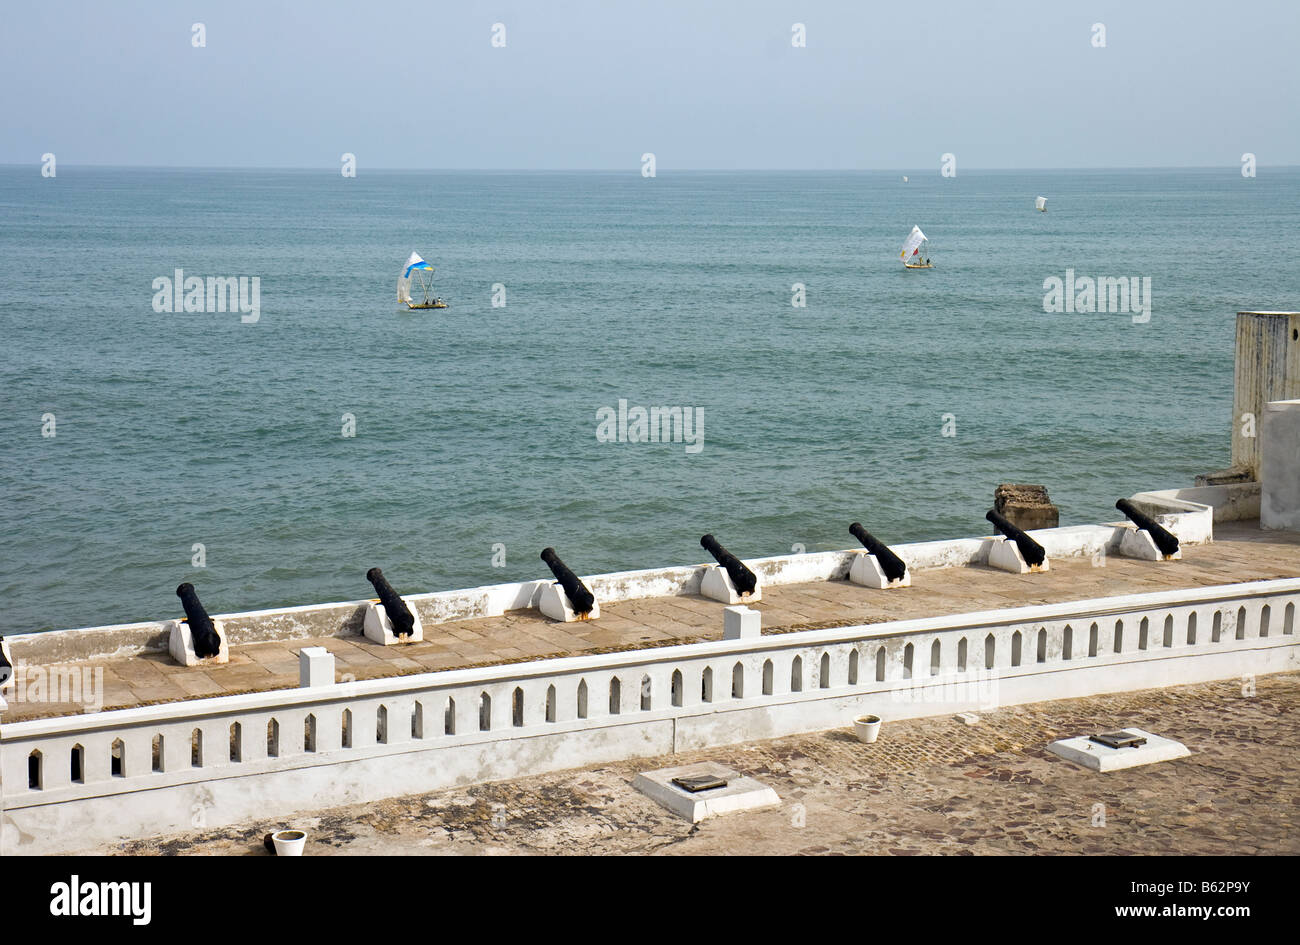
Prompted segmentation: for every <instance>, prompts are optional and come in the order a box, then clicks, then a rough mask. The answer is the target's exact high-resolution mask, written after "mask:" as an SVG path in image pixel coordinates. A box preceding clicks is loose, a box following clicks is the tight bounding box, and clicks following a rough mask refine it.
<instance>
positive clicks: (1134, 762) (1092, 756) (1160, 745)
mask: <svg viewBox="0 0 1300 945" xmlns="http://www.w3.org/2000/svg"><path fill="white" fill-rule="evenodd" d="M1111 731H1114V732H1123V733H1125V734H1128V735H1137V736H1138V737H1139V738H1145V739H1146V744H1145V745H1137V746H1134V747H1125V748H1112V747H1110V746H1109V745H1102V744H1100V743H1099V742H1094V741H1093V740H1092V739H1091V738H1089V737H1088V736H1087V735H1079V736H1076V737H1075V738H1063V739H1061V740H1060V741H1056V742H1052V744H1050V745H1048V746H1047V750H1048V751H1050V752H1051V753H1052V754H1054V755H1060V756H1061V757H1062V758H1064V759H1065V760H1066V761H1073V762H1074V763H1075V764H1078V765H1083V767H1085V768H1091V769H1092V770H1093V771H1119V770H1121V769H1124V768H1137V767H1140V766H1142V765H1153V764H1156V763H1157V762H1160V761H1173V760H1174V759H1175V758H1186V757H1187V756H1188V755H1190V754H1191V752H1190V751H1188V750H1187V746H1186V745H1184V744H1183V743H1182V742H1176V741H1174V740H1173V739H1172V738H1161V737H1160V736H1159V735H1152V734H1151V733H1150V732H1144V731H1143V730H1142V729H1140V728H1137V727H1135V726H1132V725H1128V726H1124V727H1122V728H1118V729H1112V730H1111ZM1094 734H1098V735H1100V734H1101V733H1100V732H1096V733H1094Z"/></svg>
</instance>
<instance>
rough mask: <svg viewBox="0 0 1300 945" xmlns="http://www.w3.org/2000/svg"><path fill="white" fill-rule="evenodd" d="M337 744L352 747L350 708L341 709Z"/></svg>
mask: <svg viewBox="0 0 1300 945" xmlns="http://www.w3.org/2000/svg"><path fill="white" fill-rule="evenodd" d="M339 744H341V745H342V746H343V747H344V748H351V747H352V710H351V709H344V710H343V719H342V724H341V728H340V731H339Z"/></svg>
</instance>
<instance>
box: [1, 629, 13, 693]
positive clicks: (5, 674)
mask: <svg viewBox="0 0 1300 945" xmlns="http://www.w3.org/2000/svg"><path fill="white" fill-rule="evenodd" d="M13 676H14V664H13V663H12V662H10V659H9V644H8V643H6V642H5V641H4V637H0V688H3V687H4V686H5V685H6V684H7V683H8V682H9V680H11V679H13Z"/></svg>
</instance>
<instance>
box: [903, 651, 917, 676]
mask: <svg viewBox="0 0 1300 945" xmlns="http://www.w3.org/2000/svg"><path fill="white" fill-rule="evenodd" d="M915 653H916V647H915V646H913V645H912V644H910V643H909V644H907V646H905V647H903V678H904V679H911V678H912V657H913V656H914V655H915Z"/></svg>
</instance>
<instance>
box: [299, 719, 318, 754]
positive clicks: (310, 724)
mask: <svg viewBox="0 0 1300 945" xmlns="http://www.w3.org/2000/svg"><path fill="white" fill-rule="evenodd" d="M302 747H303V749H304V750H306V751H315V750H316V716H315V714H314V713H311V712H309V713H307V717H306V718H305V719H303V720H302Z"/></svg>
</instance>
